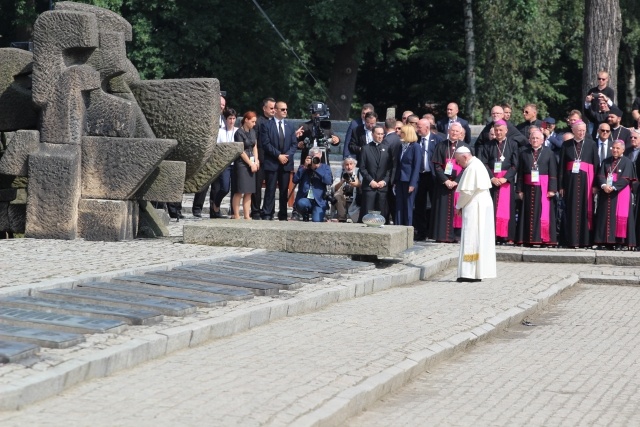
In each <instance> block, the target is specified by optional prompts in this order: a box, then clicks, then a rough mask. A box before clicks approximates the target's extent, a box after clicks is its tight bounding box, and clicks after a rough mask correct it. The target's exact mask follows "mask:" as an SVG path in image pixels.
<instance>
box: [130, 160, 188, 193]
mask: <svg viewBox="0 0 640 427" xmlns="http://www.w3.org/2000/svg"><path fill="white" fill-rule="evenodd" d="M186 167H187V164H186V163H185V162H172V161H169V160H164V161H163V162H161V163H160V165H159V166H158V167H157V168H156V169H155V170H154V171H153V172H152V173H151V175H150V176H149V177H148V178H147V179H146V180H145V182H144V184H142V186H141V187H140V189H139V190H138V192H137V193H136V199H138V200H149V201H154V202H182V193H183V188H184V185H183V182H184V176H185V173H186Z"/></svg>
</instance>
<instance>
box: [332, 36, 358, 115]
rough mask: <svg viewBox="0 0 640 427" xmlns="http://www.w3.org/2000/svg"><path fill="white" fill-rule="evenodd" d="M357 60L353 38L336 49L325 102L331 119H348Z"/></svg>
mask: <svg viewBox="0 0 640 427" xmlns="http://www.w3.org/2000/svg"><path fill="white" fill-rule="evenodd" d="M358 66H359V64H358V61H357V51H356V43H355V40H353V39H352V40H348V41H347V43H345V44H344V45H342V46H339V47H338V48H337V49H336V56H335V60H334V61H333V68H332V70H331V81H330V83H329V100H328V101H327V104H328V105H329V109H330V111H331V118H332V119H333V120H348V119H349V113H350V112H351V100H352V99H353V94H354V92H355V90H356V80H357V78H358Z"/></svg>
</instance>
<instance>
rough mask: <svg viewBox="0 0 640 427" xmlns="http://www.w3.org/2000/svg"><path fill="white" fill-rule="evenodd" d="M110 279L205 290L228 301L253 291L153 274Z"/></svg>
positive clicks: (160, 286) (195, 290)
mask: <svg viewBox="0 0 640 427" xmlns="http://www.w3.org/2000/svg"><path fill="white" fill-rule="evenodd" d="M111 280H113V281H115V282H124V283H136V284H142V285H148V286H150V287H157V288H162V287H167V288H179V289H186V290H189V291H194V292H205V293H210V294H217V295H218V296H221V297H222V298H224V299H226V300H229V301H236V300H245V299H251V298H253V292H250V291H245V290H244V289H233V288H225V287H221V286H209V285H202V284H199V283H190V282H188V281H177V280H169V279H162V278H159V277H153V276H120V277H114V278H112V279H111Z"/></svg>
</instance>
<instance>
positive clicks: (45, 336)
mask: <svg viewBox="0 0 640 427" xmlns="http://www.w3.org/2000/svg"><path fill="white" fill-rule="evenodd" d="M0 339H4V340H9V341H19V342H27V343H32V344H36V345H39V346H40V347H47V348H69V347H73V346H74V345H77V344H80V343H81V342H84V336H82V335H80V334H70V333H67V332H57V331H47V330H44V329H38V328H27V327H22V326H12V325H3V324H0Z"/></svg>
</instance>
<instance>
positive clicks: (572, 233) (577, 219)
mask: <svg viewBox="0 0 640 427" xmlns="http://www.w3.org/2000/svg"><path fill="white" fill-rule="evenodd" d="M571 130H572V133H573V135H574V137H573V139H570V140H568V141H565V143H564V144H563V145H562V151H561V152H560V164H559V167H558V182H559V184H560V197H562V198H563V199H564V205H565V211H564V212H565V215H564V222H563V224H562V234H561V237H562V242H563V244H564V245H566V246H568V247H572V248H578V247H587V246H590V245H591V230H592V229H593V197H594V195H595V194H596V193H597V191H598V188H597V187H595V186H596V185H597V183H596V180H595V175H596V172H595V168H597V167H598V164H599V158H598V149H597V147H596V144H595V143H594V142H593V141H592V140H590V139H585V136H586V135H587V125H586V124H585V123H584V122H583V121H577V122H575V123H574V124H573V127H572V128H571Z"/></svg>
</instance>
